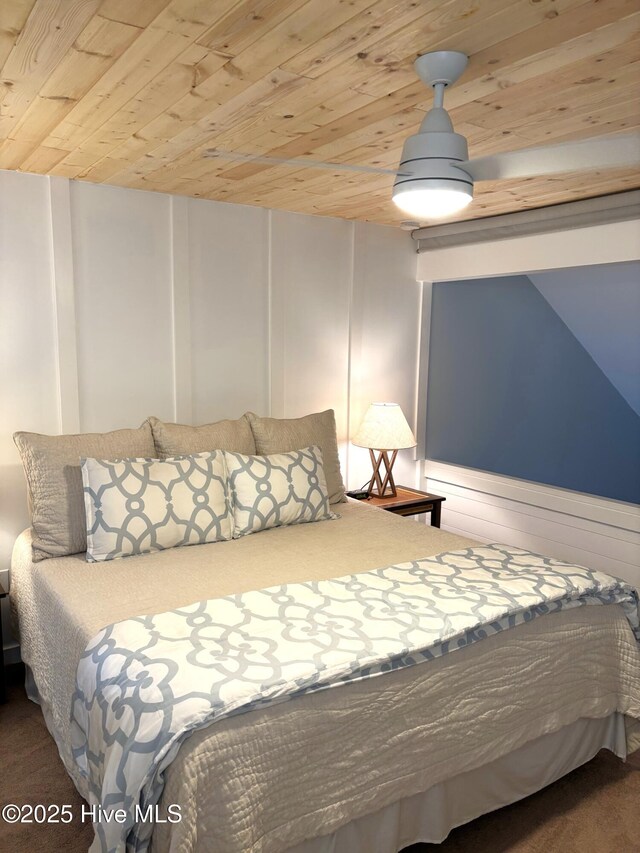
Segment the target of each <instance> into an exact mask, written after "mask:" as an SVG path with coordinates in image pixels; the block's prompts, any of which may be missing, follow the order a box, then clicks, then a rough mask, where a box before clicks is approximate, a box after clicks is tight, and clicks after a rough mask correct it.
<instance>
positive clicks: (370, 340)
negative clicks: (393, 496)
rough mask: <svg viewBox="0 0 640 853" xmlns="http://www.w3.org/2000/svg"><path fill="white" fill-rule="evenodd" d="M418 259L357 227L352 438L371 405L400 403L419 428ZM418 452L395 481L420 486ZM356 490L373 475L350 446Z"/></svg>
mask: <svg viewBox="0 0 640 853" xmlns="http://www.w3.org/2000/svg"><path fill="white" fill-rule="evenodd" d="M415 267H416V258H415V255H412V254H409V253H408V252H407V251H406V250H405V246H404V242H403V241H402V240H399V239H398V233H397V232H396V231H394V230H392V229H390V228H387V229H381V228H378V227H377V226H376V225H371V224H368V223H364V222H358V223H356V225H355V247H354V288H353V302H352V310H351V315H352V322H351V370H350V374H349V375H350V385H351V387H350V401H351V405H350V421H351V429H350V433H351V434H353V433H354V431H355V430H356V429H357V427H358V425H359V423H360V421H361V420H362V417H363V415H364V413H365V410H366V408H367V405H368V403H369V402H372V401H374V400H381V401H386V402H391V403H399V404H400V405H401V406H402V410H403V412H404V413H405V415H406V417H407V420H408V421H409V423H410V424H411V426H412V428H414V429H415V418H416V408H417V400H416V389H417V370H418V351H419V344H420V302H421V292H422V291H421V286H420V285H416V282H415ZM414 459H415V451H414V450H402V451H400V453H399V454H398V458H397V460H396V464H395V467H394V469H393V470H394V476H395V479H396V482H398V483H402V484H403V485H405V486H414V487H415V486H417V485H418V474H419V471H418V468H417V466H416V463H415V461H414ZM349 465H350V468H349V480H350V482H351V485H352V487H358V486H361V485H363V484H364V483H365V481H366V480H367V479H368V478H369V476H370V475H371V462H370V461H369V451H368V450H364V449H362V448H358V447H353V446H352V447H351V449H350V453H349Z"/></svg>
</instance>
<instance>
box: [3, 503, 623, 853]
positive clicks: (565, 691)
mask: <svg viewBox="0 0 640 853" xmlns="http://www.w3.org/2000/svg"><path fill="white" fill-rule="evenodd" d="M338 509H339V511H340V513H341V514H342V518H341V519H339V520H338V521H332V522H322V523H318V524H307V525H300V526H297V527H289V528H280V529H276V530H272V531H268V532H265V533H260V534H256V535H253V536H248V537H246V538H244V539H240V540H237V541H233V542H221V543H216V544H213V545H203V546H198V547H191V548H183V549H175V550H172V551H165V552H161V553H157V554H154V555H149V556H145V557H134V558H128V559H125V560H117V561H113V562H110V563H106V564H105V563H98V564H91V563H86V562H85V561H84V558H83V556H75V557H66V558H56V559H52V560H46V561H44V562H41V563H37V564H32V562H31V560H30V551H29V542H30V540H29V534H28V533H25V534H23V535H22V537H21V538H20V539H19V540H18V543H17V545H16V549H15V552H14V559H13V564H12V604H13V607H14V608H15V609H16V610H17V612H18V613H19V617H20V635H21V644H22V655H23V659H24V661H25V662H26V663H27V664H28V665H29V667H30V668H31V670H32V672H33V675H34V677H35V681H36V684H37V687H38V692H39V696H40V700H41V702H42V705H43V710H44V712H45V716H46V717H47V720H48V723H49V726H50V728H51V730H52V732H53V734H54V736H55V737H56V740H57V742H58V746H59V748H60V752H61V755H62V757H63V759H64V761H65V763H66V765H67V768H68V769H69V771H70V772H71V773H72V775H73V776H74V779H75V781H76V784H77V785H78V788H79V790H80V792H81V793H83V792H84V786H83V783H82V780H81V779H80V778H78V776H77V774H76V773H75V770H74V765H73V762H72V760H71V758H70V751H69V742H68V736H69V708H70V697H71V693H72V691H73V686H74V681H75V671H76V666H77V661H78V658H79V656H80V654H81V652H82V651H83V650H84V648H85V646H86V644H87V642H88V640H89V639H90V637H91V636H92V635H93V634H94V633H96V631H97V630H98V629H99V628H101V627H102V626H103V625H106V624H109V623H111V622H114V621H117V620H120V619H124V618H127V617H130V616H133V615H138V614H141V613H152V612H161V611H163V610H168V609H171V608H174V607H177V606H181V605H185V604H188V603H190V602H193V601H197V600H199V599H206V598H214V597H217V596H221V595H226V594H229V593H231V592H238V591H244V590H248V589H255V588H261V587H267V586H271V585H274V584H276V583H281V582H294V581H301V580H308V579H320V578H328V577H337V576H340V575H344V574H348V573H350V572H357V571H366V570H367V569H372V568H376V567H379V566H385V565H389V564H391V563H397V562H400V561H403V560H409V559H416V558H419V557H425V556H429V555H431V554H435V553H438V552H440V551H445V550H451V549H455V548H461V547H465V546H466V545H468V544H470V543H469V540H465V539H462V538H460V537H457V536H454V535H452V534H448V533H446V532H442V531H438V530H434V529H433V528H430V527H425V526H424V525H421V524H418V523H415V522H414V521H412V520H408V519H402V518H398V517H396V516H393V515H391V514H389V513H385V512H383V511H381V510H375V509H372V508H370V507H367V506H363V505H361V504H356V503H349V504H342V505H340V507H339V508H338ZM614 711H620V712H622V713H624V714H626V715H627V716H628V717H629V718H636V719H640V653H639V652H638V648H637V646H636V644H635V642H634V639H633V636H632V634H631V631H630V629H629V626H628V624H627V621H626V619H625V617H624V616H623V614H622V612H621V610H620V608H618V607H617V606H601V607H585V608H581V609H578V610H570V611H565V612H561V613H557V614H553V615H551V616H545V617H542V618H540V619H537V620H536V621H534V622H533V623H529V624H526V625H522V626H520V627H518V628H514V629H512V630H511V631H508V632H505V633H504V634H502V635H497V636H494V637H491V638H489V639H487V640H485V641H483V642H482V643H478V644H476V645H474V646H471V647H469V648H467V649H464V650H462V651H457V652H455V653H454V654H450V655H448V656H446V657H444V658H440V659H438V660H435V661H432V662H430V663H428V664H424V665H421V666H417V667H411V668H408V669H405V670H401V671H399V672H395V673H389V674H387V675H385V676H384V677H382V678H378V679H373V680H371V681H363V682H359V683H353V684H350V685H348V686H345V687H340V688H337V689H334V690H330V691H326V692H324V693H318V694H311V695H308V696H304V697H301V698H298V699H295V700H293V701H291V702H288V703H284V704H282V705H277V706H273V707H270V708H267V709H264V710H262V711H254V712H252V713H250V714H246V715H240V716H237V717H233V718H231V719H227V720H224V721H221V722H220V723H217V724H215V725H213V726H211V727H210V728H207V729H204V730H202V731H199V732H196V733H195V734H193V735H192V736H191V737H190V738H189V739H188V740H187V741H186V742H185V743H184V744H183V746H182V748H181V750H180V753H179V755H178V757H177V759H176V760H175V761H174V763H173V764H172V765H171V767H170V768H169V770H168V772H167V774H166V787H165V792H164V796H163V803H164V804H169V803H177V804H179V805H180V806H181V808H182V812H183V820H182V822H181V823H179V824H164V825H159V826H158V827H157V828H156V830H155V832H154V839H153V849H154V850H155V851H166V850H169V849H171V851H180V853H190V851H211V853H214V851H215V853H271V851H282V850H286V849H287V848H288V847H290V846H293V845H294V844H297V843H299V842H301V841H303V840H304V839H305V838H311V837H315V836H317V835H322V834H326V833H330V832H332V831H333V830H335V829H336V828H337V827H339V826H340V825H342V824H343V823H345V822H347V821H348V820H351V819H353V818H356V817H360V816H362V815H366V814H369V813H371V812H373V811H376V810H377V809H380V808H382V807H383V806H385V805H387V804H389V803H391V802H394V801H396V800H398V799H400V798H402V797H406V796H411V795H413V794H415V793H417V792H419V791H424V790H426V789H427V788H429V787H430V786H431V785H433V784H435V783H437V782H439V781H442V780H443V779H446V778H451V777H453V776H455V775H457V774H458V773H460V772H463V771H465V770H470V769H472V768H475V767H479V766H481V765H482V764H484V763H486V762H488V761H491V760H493V759H495V758H497V757H499V756H501V755H505V754H507V753H508V752H511V751H512V750H514V749H516V748H518V747H519V746H521V745H522V744H524V743H526V742H527V741H529V740H531V739H533V738H536V737H538V736H540V735H542V734H547V733H550V732H553V731H557V730H558V729H559V728H561V727H562V726H564V725H567V724H569V723H571V722H573V721H575V720H576V719H578V718H580V717H604V716H606V715H608V714H610V713H612V712H614ZM634 738H635V739H634V741H633V742H632V743H631V744H630V746H631V747H633V748H637V747H638V746H640V739H638V738H637V734H636V735H634Z"/></svg>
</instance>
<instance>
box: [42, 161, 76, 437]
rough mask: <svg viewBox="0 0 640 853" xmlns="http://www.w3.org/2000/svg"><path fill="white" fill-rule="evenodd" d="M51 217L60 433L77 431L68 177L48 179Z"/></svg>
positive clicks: (73, 299) (74, 324)
mask: <svg viewBox="0 0 640 853" xmlns="http://www.w3.org/2000/svg"><path fill="white" fill-rule="evenodd" d="M47 181H48V184H49V200H50V215H51V284H52V288H53V300H54V306H55V324H56V335H55V340H56V368H57V374H58V421H59V425H60V432H72V433H73V432H80V397H79V391H78V352H77V341H76V306H75V279H74V267H73V238H72V228H71V198H70V192H69V181H68V179H67V178H59V177H48V178H47Z"/></svg>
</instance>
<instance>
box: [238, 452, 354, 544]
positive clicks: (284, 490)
mask: <svg viewBox="0 0 640 853" xmlns="http://www.w3.org/2000/svg"><path fill="white" fill-rule="evenodd" d="M224 458H225V462H226V466H227V476H228V479H229V492H230V498H231V504H232V506H233V537H234V539H239V538H240V537H241V536H247V535H248V534H249V533H257V532H258V531H260V530H268V529H269V528H270V527H282V526H284V525H287V524H302V523H305V522H310V521H324V520H326V519H331V518H338V516H337V515H335V514H334V513H333V512H331V509H330V507H329V495H328V493H327V483H326V480H325V475H324V467H323V463H322V451H321V450H320V448H319V447H307V448H305V449H304V450H294V451H292V452H291V453H276V454H272V455H270V456H245V455H243V454H241V453H229V452H227V451H225V454H224Z"/></svg>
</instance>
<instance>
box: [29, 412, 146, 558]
mask: <svg viewBox="0 0 640 853" xmlns="http://www.w3.org/2000/svg"><path fill="white" fill-rule="evenodd" d="M13 440H14V441H15V443H16V445H17V447H18V450H19V451H20V455H21V456H22V464H23V465H24V472H25V475H26V478H27V487H28V490H29V503H30V506H31V526H32V527H33V559H34V561H36V562H37V561H38V560H46V559H47V558H48V557H65V556H67V554H78V553H80V552H82V551H86V550H87V534H86V519H85V513H84V496H83V492H82V472H81V470H80V459H81V457H87V456H90V457H94V458H98V459H111V460H113V459H127V458H131V457H152V456H154V455H155V447H154V444H153V435H152V433H151V426H150V424H149V422H148V421H145V422H144V423H143V424H142V426H141V427H140V428H139V429H118V430H114V431H113V432H105V433H84V434H81V435H39V434H38V433H34V432H17V433H15V434H14V436H13Z"/></svg>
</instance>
